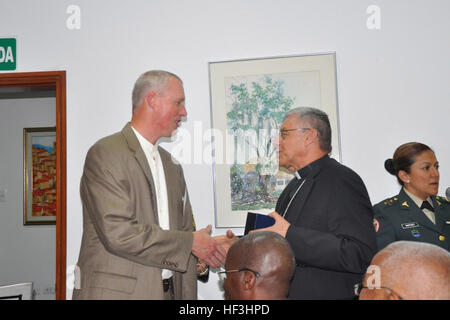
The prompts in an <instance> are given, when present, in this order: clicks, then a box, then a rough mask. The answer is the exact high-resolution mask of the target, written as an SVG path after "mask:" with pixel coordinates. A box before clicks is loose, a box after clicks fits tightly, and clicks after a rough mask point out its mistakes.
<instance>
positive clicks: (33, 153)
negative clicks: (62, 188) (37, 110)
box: [23, 127, 56, 225]
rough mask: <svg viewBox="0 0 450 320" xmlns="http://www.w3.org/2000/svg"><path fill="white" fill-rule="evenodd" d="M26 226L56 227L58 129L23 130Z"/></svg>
mask: <svg viewBox="0 0 450 320" xmlns="http://www.w3.org/2000/svg"><path fill="white" fill-rule="evenodd" d="M23 195H24V200H23V202H24V205H23V224H24V225H39V224H56V127H42V128H24V129H23Z"/></svg>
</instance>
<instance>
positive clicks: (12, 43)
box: [0, 38, 17, 70]
mask: <svg viewBox="0 0 450 320" xmlns="http://www.w3.org/2000/svg"><path fill="white" fill-rule="evenodd" d="M16 48H17V47H16V39H14V38H9V39H0V70H16V58H17V51H16Z"/></svg>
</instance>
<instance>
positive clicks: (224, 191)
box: [209, 53, 340, 228]
mask: <svg viewBox="0 0 450 320" xmlns="http://www.w3.org/2000/svg"><path fill="white" fill-rule="evenodd" d="M335 58H336V57H335V54H334V53H331V54H315V55H304V56H291V57H276V58H263V59H249V60H235V61H221V62H211V63H210V64H209V77H210V93H211V121H212V127H213V129H214V130H213V132H214V133H213V137H212V141H213V170H214V172H213V176H214V195H215V202H214V203H215V222H216V227H218V228H221V227H243V226H244V225H245V219H246V216H247V212H248V211H256V212H262V213H269V212H272V211H273V210H274V208H275V204H276V201H277V199H278V196H279V195H280V194H281V192H282V191H283V189H284V187H285V186H286V185H287V184H288V183H289V181H290V179H292V175H291V173H290V172H288V171H286V170H284V169H282V168H279V167H278V153H277V149H276V146H275V141H276V139H278V132H279V128H280V125H281V122H282V121H283V118H284V115H285V113H286V112H287V111H289V110H290V109H293V108H296V107H304V106H306V107H315V108H318V109H321V110H323V111H325V112H326V113H327V114H328V116H329V118H330V123H331V129H332V133H333V138H332V146H333V152H332V154H331V156H332V157H334V158H335V159H337V160H338V161H340V145H339V130H338V107H337V89H336V64H335Z"/></svg>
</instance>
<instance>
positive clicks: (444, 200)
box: [436, 196, 450, 206]
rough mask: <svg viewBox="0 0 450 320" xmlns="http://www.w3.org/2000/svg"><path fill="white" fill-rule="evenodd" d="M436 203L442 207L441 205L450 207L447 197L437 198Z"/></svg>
mask: <svg viewBox="0 0 450 320" xmlns="http://www.w3.org/2000/svg"><path fill="white" fill-rule="evenodd" d="M436 203H437V204H438V205H439V206H440V205H449V204H450V200H449V199H448V198H446V197H440V196H436Z"/></svg>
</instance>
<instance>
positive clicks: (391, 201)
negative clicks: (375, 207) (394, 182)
mask: <svg viewBox="0 0 450 320" xmlns="http://www.w3.org/2000/svg"><path fill="white" fill-rule="evenodd" d="M397 201H398V197H397V196H395V197H392V198H388V199H386V200H384V201H382V202H383V204H384V205H385V206H386V207H390V206H392V205H393V204H395V203H397Z"/></svg>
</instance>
